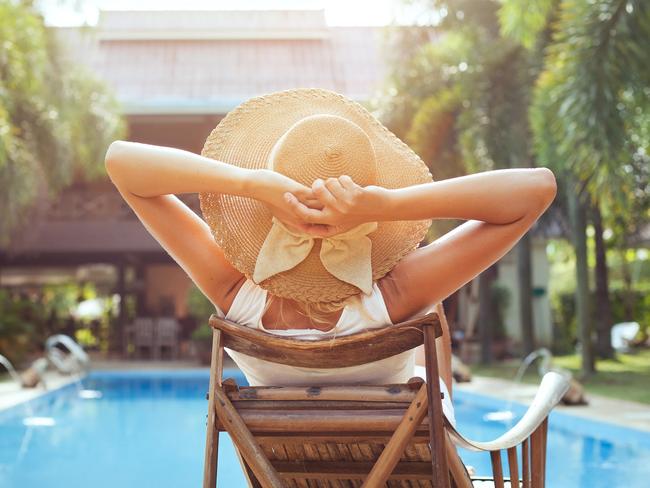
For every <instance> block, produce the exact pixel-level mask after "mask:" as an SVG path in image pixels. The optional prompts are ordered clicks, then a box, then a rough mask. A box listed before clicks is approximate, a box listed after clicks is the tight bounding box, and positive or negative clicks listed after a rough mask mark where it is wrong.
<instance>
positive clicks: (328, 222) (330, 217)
mask: <svg viewBox="0 0 650 488" xmlns="http://www.w3.org/2000/svg"><path fill="white" fill-rule="evenodd" d="M265 176H267V177H269V176H270V177H271V179H272V180H275V181H274V182H272V186H274V187H275V188H274V189H273V190H275V191H272V192H266V193H267V195H268V197H269V198H264V199H263V200H264V201H265V202H266V203H267V204H268V205H269V207H270V209H271V212H272V213H273V215H274V216H275V217H277V218H278V219H280V220H281V221H282V222H283V223H284V224H285V225H287V226H288V227H290V228H291V227H293V228H294V229H297V230H300V231H302V232H304V233H306V234H309V235H312V236H315V237H330V236H333V235H336V234H340V233H342V232H346V231H347V230H349V229H351V228H353V227H356V226H357V225H360V224H362V223H365V222H371V221H375V220H378V216H380V215H382V212H381V208H382V204H383V201H384V197H385V195H384V192H386V191H387V190H385V189H384V188H381V187H377V186H366V187H362V186H360V185H358V184H357V183H355V182H354V181H353V180H352V178H350V177H349V176H347V175H342V176H340V177H338V178H328V179H326V180H322V179H317V180H315V181H314V182H313V184H312V186H311V188H310V187H307V186H305V185H302V184H300V183H298V182H296V181H294V180H292V179H291V178H288V177H286V176H283V175H280V174H279V173H275V174H274V175H273V176H271V175H270V174H268V173H267V174H266V175H265ZM267 182H268V183H271V182H270V181H269V180H268V179H267Z"/></svg>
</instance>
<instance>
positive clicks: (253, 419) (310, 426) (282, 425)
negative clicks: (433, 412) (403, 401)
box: [240, 409, 428, 434]
mask: <svg viewBox="0 0 650 488" xmlns="http://www.w3.org/2000/svg"><path fill="white" fill-rule="evenodd" d="M404 412H405V410H404V409H393V410H381V411H372V410H337V411H332V412H330V413H329V414H328V415H327V416H325V415H323V412H322V410H284V411H276V410H252V409H246V410H241V411H240V416H241V418H242V419H243V421H244V423H245V424H246V426H247V427H248V429H250V430H251V431H252V432H254V433H255V434H258V433H267V432H288V431H291V432H296V433H299V432H304V433H309V432H312V431H317V432H372V431H375V432H392V431H393V430H394V429H395V428H397V426H398V425H399V423H400V420H401V419H402V416H403V415H404ZM427 425H428V419H426V418H425V419H424V420H423V422H422V426H423V427H424V428H426V427H427Z"/></svg>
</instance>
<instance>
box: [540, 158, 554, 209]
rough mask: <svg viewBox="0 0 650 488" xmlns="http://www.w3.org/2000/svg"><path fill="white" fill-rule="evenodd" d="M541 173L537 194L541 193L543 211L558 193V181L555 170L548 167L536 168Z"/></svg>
mask: <svg viewBox="0 0 650 488" xmlns="http://www.w3.org/2000/svg"><path fill="white" fill-rule="evenodd" d="M536 171H537V173H538V175H539V183H538V185H537V194H538V195H539V198H540V202H541V205H542V207H543V208H542V212H543V211H545V210H546V209H547V208H548V207H549V205H551V203H553V200H555V196H556V195H557V181H556V180H555V175H554V174H553V171H551V170H550V169H548V168H536Z"/></svg>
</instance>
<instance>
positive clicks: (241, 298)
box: [225, 279, 267, 329]
mask: <svg viewBox="0 0 650 488" xmlns="http://www.w3.org/2000/svg"><path fill="white" fill-rule="evenodd" d="M266 294H267V291H266V290H265V289H264V288H262V287H261V286H258V285H256V284H255V283H254V282H253V281H252V280H250V279H246V281H244V284H243V285H242V286H241V288H240V289H239V291H238V292H237V295H235V299H234V300H233V302H232V305H231V306H230V310H228V313H227V314H226V317H225V318H226V319H227V320H231V321H232V322H236V323H238V324H242V325H247V326H248V327H251V328H254V329H258V328H259V326H260V323H261V321H262V314H263V313H264V306H265V305H266Z"/></svg>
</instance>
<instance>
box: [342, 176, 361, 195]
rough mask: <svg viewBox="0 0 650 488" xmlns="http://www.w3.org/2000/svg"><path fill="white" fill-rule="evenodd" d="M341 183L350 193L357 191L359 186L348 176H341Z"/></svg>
mask: <svg viewBox="0 0 650 488" xmlns="http://www.w3.org/2000/svg"><path fill="white" fill-rule="evenodd" d="M339 183H340V184H341V186H342V187H343V188H345V189H346V190H348V191H352V190H355V189H356V188H357V186H358V185H357V184H356V183H355V182H354V181H353V180H352V178H350V177H349V176H348V175H341V176H339Z"/></svg>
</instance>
